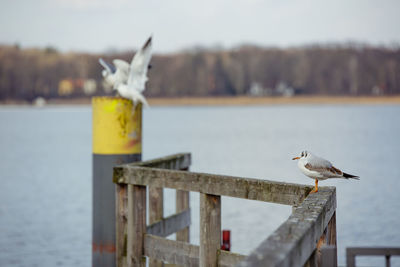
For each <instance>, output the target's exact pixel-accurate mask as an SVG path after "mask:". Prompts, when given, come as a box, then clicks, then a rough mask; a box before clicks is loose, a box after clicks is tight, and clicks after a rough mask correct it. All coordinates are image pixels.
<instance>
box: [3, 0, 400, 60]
mask: <svg viewBox="0 0 400 267" xmlns="http://www.w3.org/2000/svg"><path fill="white" fill-rule="evenodd" d="M150 34H153V36H154V50H155V52H162V53H168V52H176V51H179V50H181V49H184V48H190V47H193V46H197V45H199V46H206V47H210V46H222V47H225V48H231V47H235V46H237V45H240V44H243V43H246V44H256V45H261V46H279V47H287V46H298V45H305V44H311V43H327V42H335V43H338V42H347V41H356V42H363V43H369V44H373V45H393V44H399V43H400V0H375V1H369V0H334V1H333V0H332V1H322V0H201V1H200V0H199V1H191V0H164V1H162V0H143V1H138V0H0V43H1V44H15V43H18V44H20V45H21V46H22V47H31V46H36V47H44V46H54V47H56V48H57V49H60V50H62V51H70V50H74V51H87V52H103V51H106V50H110V49H134V48H135V49H136V48H138V47H139V46H141V44H142V43H143V42H144V41H145V39H146V38H147V37H148V36H149V35H150Z"/></svg>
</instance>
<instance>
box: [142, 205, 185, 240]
mask: <svg viewBox="0 0 400 267" xmlns="http://www.w3.org/2000/svg"><path fill="white" fill-rule="evenodd" d="M188 225H190V209H187V210H184V211H182V212H180V213H177V214H174V215H171V216H169V217H167V218H164V219H162V220H159V221H158V222H155V223H153V224H151V225H149V226H147V230H146V232H147V233H148V234H151V235H156V236H161V237H166V236H169V235H170V234H173V233H176V232H177V231H179V230H181V229H183V228H185V227H187V226H188Z"/></svg>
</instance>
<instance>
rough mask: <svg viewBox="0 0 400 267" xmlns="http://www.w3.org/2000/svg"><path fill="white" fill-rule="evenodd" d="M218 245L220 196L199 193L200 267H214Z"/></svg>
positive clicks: (219, 238) (219, 237)
mask: <svg viewBox="0 0 400 267" xmlns="http://www.w3.org/2000/svg"><path fill="white" fill-rule="evenodd" d="M220 247H221V196H216V195H209V194H204V193H200V267H216V266H217V265H218V255H217V252H218V249H220Z"/></svg>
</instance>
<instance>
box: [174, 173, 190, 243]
mask: <svg viewBox="0 0 400 267" xmlns="http://www.w3.org/2000/svg"><path fill="white" fill-rule="evenodd" d="M183 170H185V171H188V170H189V168H185V169H183ZM189 207H190V199H189V192H188V191H183V190H176V213H179V212H181V211H184V210H187V209H189ZM176 240H177V241H183V242H190V228H189V227H186V228H185V229H183V230H181V231H179V232H177V233H176Z"/></svg>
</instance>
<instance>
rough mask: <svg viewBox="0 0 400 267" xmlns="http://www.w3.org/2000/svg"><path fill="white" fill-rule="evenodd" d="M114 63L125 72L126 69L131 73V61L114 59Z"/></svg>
mask: <svg viewBox="0 0 400 267" xmlns="http://www.w3.org/2000/svg"><path fill="white" fill-rule="evenodd" d="M113 64H114V65H115V67H117V69H120V70H122V71H124V72H125V71H126V72H127V73H129V63H128V62H126V61H125V60H122V59H114V60H113Z"/></svg>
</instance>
